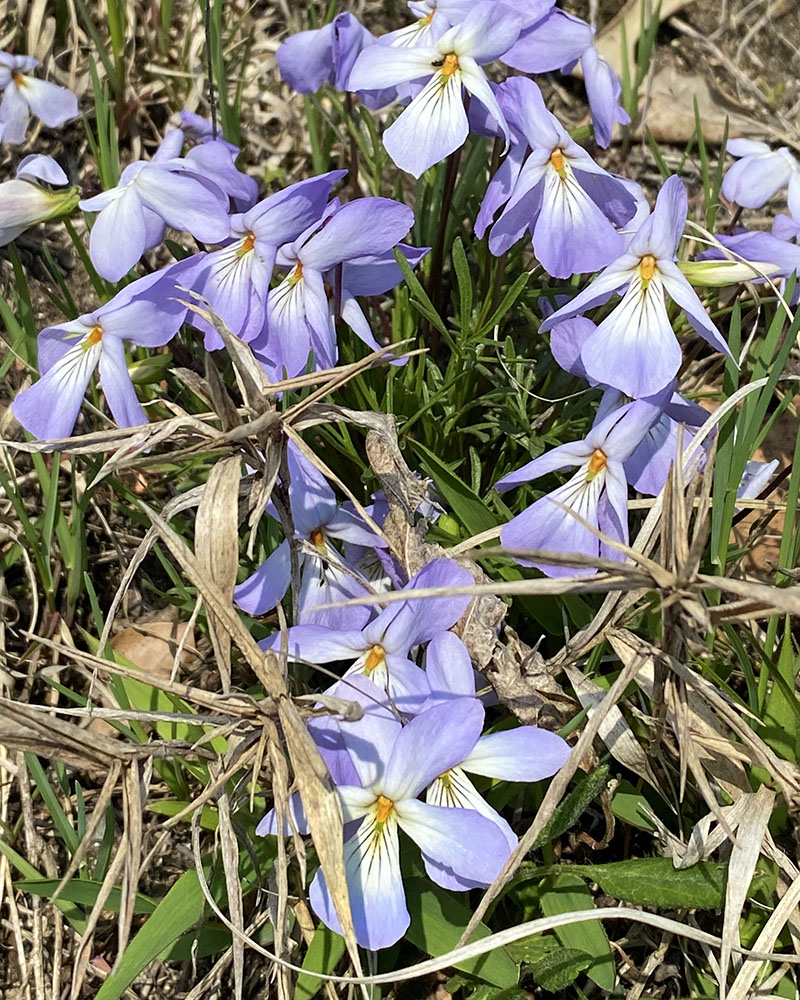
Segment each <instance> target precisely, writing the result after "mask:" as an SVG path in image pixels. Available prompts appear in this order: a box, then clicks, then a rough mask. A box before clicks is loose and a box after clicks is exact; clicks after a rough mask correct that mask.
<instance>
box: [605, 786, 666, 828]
mask: <svg viewBox="0 0 800 1000" xmlns="http://www.w3.org/2000/svg"><path fill="white" fill-rule="evenodd" d="M647 806H648V802H647V799H646V798H645V796H644V795H642V793H641V792H639V791H637V790H636V789H635V788H634V786H633V785H632V784H631V783H630V781H626V780H625V779H623V780H622V781H620V783H619V785H618V786H617V790H616V791H615V792H614V797H613V799H612V800H611V811H612V812H613V813H614V815H615V816H616V817H617V818H618V819H621V820H623V821H624V822H625V823H628V824H630V826H635V827H638V828H639V829H640V830H649V831H650V832H651V833H655V829H656V828H655V825H654V824H653V821H652V820H651V819H650V818H649V816H648V814H647V812H646V811H645V808H646V807H647Z"/></svg>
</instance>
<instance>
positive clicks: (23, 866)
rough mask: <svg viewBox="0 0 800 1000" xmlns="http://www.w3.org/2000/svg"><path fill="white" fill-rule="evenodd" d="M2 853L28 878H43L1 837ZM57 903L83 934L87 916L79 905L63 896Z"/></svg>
mask: <svg viewBox="0 0 800 1000" xmlns="http://www.w3.org/2000/svg"><path fill="white" fill-rule="evenodd" d="M0 854H3V855H5V857H6V858H8V860H9V861H10V862H11V864H12V865H13V866H14V867H15V868H16V869H17V871H19V872H21V873H22V874H23V875H24V876H25V878H26V879H30V880H31V881H32V882H39V881H41V880H42V875H41V873H40V872H39V871H38V869H36V868H34V867H33V865H32V864H31V863H30V862H29V861H26V860H25V858H23V857H22V855H21V854H17V852H16V851H15V850H14V848H13V847H10V846H9V845H8V844H7V843H6V842H5V841H4V840H2V839H0ZM55 905H56V906H57V907H58V909H59V910H61V912H62V913H63V914H64V916H65V917H66V918H67V920H68V921H69V922H70V924H71V925H72V926H73V927H74V928H75V930H76V931H77V932H78V934H83V933H84V932H85V931H86V916H85V914H84V912H83V910H81V908H80V907H79V906H76V905H75V903H71V902H70V901H69V900H68V899H62V898H61V897H59V898H58V899H57V900H56V902H55Z"/></svg>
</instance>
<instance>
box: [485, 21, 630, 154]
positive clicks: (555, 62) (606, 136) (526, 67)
mask: <svg viewBox="0 0 800 1000" xmlns="http://www.w3.org/2000/svg"><path fill="white" fill-rule="evenodd" d="M502 58H503V62H504V63H506V65H508V66H511V67H513V68H514V69H518V70H522V71H523V72H524V73H547V72H549V71H550V70H554V69H557V70H560V71H561V72H562V73H569V72H570V71H571V70H572V68H573V66H574V65H575V64H576V63H577V62H578V61H579V60H580V62H581V66H582V67H583V77H584V82H585V84H586V97H587V98H588V101H589V110H590V111H591V114H592V125H593V126H594V134H595V139H596V140H597V143H598V145H600V146H603V147H606V146H608V145H609V144H610V142H611V134H612V132H613V129H614V122H620V123H621V124H623V125H626V124H628V122H630V120H631V119H630V115H629V114H628V113H627V111H625V110H624V109H623V108H622V107H621V106H620V103H619V98H620V94H621V93H622V88H621V86H620V82H619V80H618V79H617V77H616V74H615V73H614V71H613V70H612V69H611V67H610V66H609V65H608V63H607V62H606V61H605V59H603V58H602V57H601V56H600V55H599V54H598V52H597V49H596V48H595V47H594V28H592V27H591V26H590V25H588V24H587V23H586V22H585V21H581V19H580V18H578V17H573V15H572V14H567V13H566V12H565V11H563V10H555V9H554V10H550V11H549V12H548V13H547V14H546V16H545V17H543V18H542V19H541V20H540V21H537V22H536V23H535V24H533V25H532V26H530V27H527V28H526V30H524V31H523V32H522V33H521V34H520V37H519V39H518V40H517V41H516V43H515V44H514V45H513V46H512V47H511V48H510V49H509V51H508V52H506V53H505V54H504V55H503V57H502Z"/></svg>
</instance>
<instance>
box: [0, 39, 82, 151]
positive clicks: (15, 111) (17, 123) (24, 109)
mask: <svg viewBox="0 0 800 1000" xmlns="http://www.w3.org/2000/svg"><path fill="white" fill-rule="evenodd" d="M38 65H39V60H38V59H34V58H32V57H31V56H15V55H12V54H11V53H10V52H0V90H3V91H4V93H3V100H2V102H0V123H2V131H1V133H0V138H2V141H3V142H8V143H11V144H12V145H18V144H19V143H21V142H22V141H23V140H24V139H25V132H26V131H27V129H28V121H29V120H30V117H31V112H32V113H33V114H35V115H36V117H37V118H40V119H41V120H42V121H43V122H44V124H45V125H47V126H49V127H50V128H55V127H56V126H58V125H63V124H64V122H66V121H69V119H70V118H76V117H77V115H78V98H77V97H76V96H75V95H74V94H73V93H72V91H71V90H67V88H66V87H59V86H58V84H55V83H48V81H47V80H37V79H36V77H33V76H29V75H28V74H29V72H30V70H32V69H35V68H36V67H37V66H38Z"/></svg>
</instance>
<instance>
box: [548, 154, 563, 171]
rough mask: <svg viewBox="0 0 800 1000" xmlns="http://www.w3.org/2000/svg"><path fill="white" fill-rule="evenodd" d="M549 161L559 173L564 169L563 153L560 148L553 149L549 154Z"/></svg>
mask: <svg viewBox="0 0 800 1000" xmlns="http://www.w3.org/2000/svg"><path fill="white" fill-rule="evenodd" d="M550 163H551V164H552V167H553V169H554V170H555V171H556V173H558V174H560V173H561V171H562V170H563V169H564V154H563V153H562V152H561V150H560V149H554V150H553V152H552V153H551V154H550Z"/></svg>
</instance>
